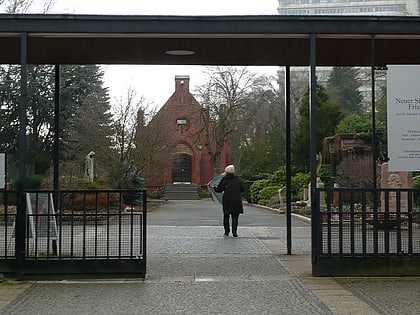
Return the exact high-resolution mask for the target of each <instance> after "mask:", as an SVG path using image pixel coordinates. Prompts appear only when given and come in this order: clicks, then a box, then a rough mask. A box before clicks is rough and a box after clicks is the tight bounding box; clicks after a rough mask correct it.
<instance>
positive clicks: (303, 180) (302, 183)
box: [291, 173, 311, 201]
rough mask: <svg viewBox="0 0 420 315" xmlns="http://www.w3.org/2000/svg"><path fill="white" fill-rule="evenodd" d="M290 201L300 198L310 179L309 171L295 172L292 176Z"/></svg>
mask: <svg viewBox="0 0 420 315" xmlns="http://www.w3.org/2000/svg"><path fill="white" fill-rule="evenodd" d="M291 181H292V201H297V200H301V199H302V195H303V189H304V188H308V184H309V182H310V181H311V175H310V174H309V173H297V174H296V175H295V176H292V180H291Z"/></svg>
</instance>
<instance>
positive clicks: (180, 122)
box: [147, 76, 229, 188]
mask: <svg viewBox="0 0 420 315" xmlns="http://www.w3.org/2000/svg"><path fill="white" fill-rule="evenodd" d="M189 85H190V78H189V76H175V92H174V93H173V94H172V96H171V97H170V98H169V99H168V101H167V102H166V103H165V105H164V106H163V107H162V108H161V109H160V110H159V111H158V112H157V114H156V115H155V117H154V118H153V119H152V121H151V122H150V124H152V125H153V124H154V125H155V126H156V125H157V126H158V130H159V133H161V135H163V136H164V139H167V143H166V144H165V145H167V146H168V147H170V148H171V149H170V152H171V153H169V154H168V156H162V157H161V158H162V159H165V160H167V163H166V165H167V169H166V170H165V171H161V172H159V174H154V175H152V176H150V177H149V178H148V179H147V186H148V187H150V188H152V187H161V186H163V185H164V184H166V183H175V182H183V183H196V184H198V185H200V186H203V185H206V184H207V183H208V182H209V181H210V180H211V179H212V178H213V163H212V161H211V158H210V154H209V153H208V151H207V149H206V147H205V145H204V137H203V132H201V131H202V123H201V119H200V112H201V110H202V107H201V105H200V104H199V103H198V102H197V100H196V99H195V98H194V96H193V95H192V94H191V93H190V90H189ZM228 161H229V159H228V155H227V145H226V146H225V148H224V150H223V152H222V156H221V161H220V164H221V165H220V170H221V171H222V170H223V169H224V167H225V166H226V164H227V162H228Z"/></svg>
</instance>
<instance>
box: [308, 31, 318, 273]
mask: <svg viewBox="0 0 420 315" xmlns="http://www.w3.org/2000/svg"><path fill="white" fill-rule="evenodd" d="M309 49H310V52H309V54H310V55H309V58H310V59H309V65H310V67H309V68H310V71H309V72H310V78H309V91H310V97H309V116H310V132H311V135H310V151H309V152H310V163H311V165H310V171H311V191H310V192H309V193H310V194H311V222H312V234H311V236H312V237H311V239H312V274H313V275H316V265H317V258H318V254H319V253H318V233H319V231H318V216H319V213H318V212H319V209H318V203H317V195H316V153H317V148H316V34H314V33H312V34H310V48H309Z"/></svg>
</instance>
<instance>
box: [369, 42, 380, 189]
mask: <svg viewBox="0 0 420 315" xmlns="http://www.w3.org/2000/svg"><path fill="white" fill-rule="evenodd" d="M370 54H371V55H370V58H371V61H370V63H371V73H372V82H371V85H372V162H373V169H372V176H373V187H374V188H377V187H378V183H377V174H376V160H377V156H376V146H377V141H376V112H375V110H376V109H375V105H376V93H375V79H376V78H375V35H372V38H371V53H370Z"/></svg>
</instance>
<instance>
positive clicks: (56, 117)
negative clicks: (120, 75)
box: [52, 65, 61, 255]
mask: <svg viewBox="0 0 420 315" xmlns="http://www.w3.org/2000/svg"><path fill="white" fill-rule="evenodd" d="M60 70H61V69H60V65H55V76H54V82H55V83H54V153H53V168H54V184H53V185H54V194H53V200H54V208H55V209H58V207H59V205H58V190H59V188H60V177H59V173H60V168H59V166H60V163H59V153H60V72H61V71H60ZM52 250H53V254H54V255H57V240H56V239H54V240H52Z"/></svg>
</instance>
